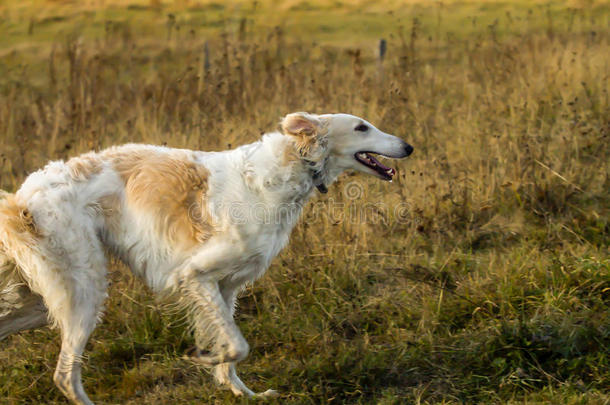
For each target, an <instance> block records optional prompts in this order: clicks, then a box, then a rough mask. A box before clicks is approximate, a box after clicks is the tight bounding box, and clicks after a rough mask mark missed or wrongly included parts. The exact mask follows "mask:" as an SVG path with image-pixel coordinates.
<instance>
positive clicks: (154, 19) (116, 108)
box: [0, 0, 610, 404]
mask: <svg viewBox="0 0 610 405" xmlns="http://www.w3.org/2000/svg"><path fill="white" fill-rule="evenodd" d="M401 4H402V3H399V2H393V1H387V2H381V3H372V2H371V3H367V2H355V3H349V4H347V2H346V4H341V5H339V3H330V2H328V3H327V2H320V1H310V2H292V3H290V4H288V3H286V4H284V5H282V6H281V7H279V8H278V10H274V9H273V8H272V6H271V3H270V2H266V1H262V2H260V3H259V4H258V5H257V6H256V7H254V4H253V3H250V2H243V3H240V2H237V1H236V2H231V3H230V4H224V3H223V4H221V2H218V3H217V4H216V3H207V2H204V3H195V2H185V3H179V2H177V3H175V4H174V3H172V4H167V3H163V4H161V5H159V4H158V3H157V2H154V1H151V2H149V3H146V2H139V3H135V2H132V3H130V5H128V6H121V5H120V4H119V3H116V2H111V1H110V2H107V6H106V8H102V7H99V6H81V5H78V4H76V3H72V2H47V1H41V0H40V1H38V0H37V1H31V2H20V3H10V4H9V3H7V2H5V3H0V16H3V18H2V19H1V20H0V141H1V142H2V145H3V146H2V149H1V150H0V188H2V189H4V190H8V191H14V190H16V189H17V188H18V187H19V184H20V183H21V182H22V181H23V180H24V178H25V177H26V175H27V174H28V173H31V172H32V171H33V170H36V169H37V168H39V167H40V166H41V165H43V164H44V163H45V162H47V161H48V160H50V159H60V158H67V157H69V156H73V155H75V154H77V153H80V152H84V151H87V150H90V149H99V148H102V147H106V146H109V145H113V144H118V143H124V142H150V143H158V144H161V143H167V144H169V145H171V146H178V147H189V148H201V149H206V150H220V149H225V148H227V147H229V145H232V146H234V145H238V144H242V143H245V142H252V141H254V140H255V139H257V138H258V137H259V135H260V134H261V133H262V132H264V131H269V130H273V129H275V128H276V127H277V122H278V119H279V117H280V116H282V115H283V114H286V113H288V112H292V111H301V110H309V111H314V112H336V111H344V112H350V113H353V114H356V115H361V116H364V117H366V118H367V119H368V120H370V121H371V122H372V123H374V124H376V125H377V126H379V127H380V128H381V129H382V130H385V131H387V132H392V133H395V134H397V135H399V136H402V137H404V138H405V139H406V140H408V141H409V142H410V143H411V144H413V145H414V146H415V148H416V150H415V153H414V154H413V156H412V157H411V158H409V159H408V160H406V161H401V162H398V163H396V166H397V168H398V170H399V175H398V178H397V179H396V180H395V181H394V182H393V183H392V184H386V183H383V184H382V183H380V182H378V181H376V180H375V179H372V178H366V177H363V176H345V177H343V178H342V179H341V180H340V181H339V182H338V184H336V185H335V186H333V187H332V189H331V191H330V193H329V194H328V195H327V196H316V197H315V198H314V200H313V201H312V202H311V203H310V205H309V206H308V207H307V209H306V210H305V213H304V218H303V221H302V222H301V223H300V224H299V226H298V227H297V229H296V230H295V232H294V234H293V237H292V239H291V243H290V245H289V246H288V247H287V249H286V250H285V251H284V252H282V254H281V255H280V256H279V257H278V258H277V259H276V260H274V262H273V264H272V266H271V268H270V269H269V271H268V273H267V275H266V276H265V277H264V278H263V279H262V280H260V281H258V282H257V283H256V284H255V285H254V286H253V287H252V288H249V289H248V290H247V291H246V292H245V293H244V295H243V296H242V298H241V299H240V307H239V311H238V315H237V318H238V323H239V325H240V328H241V329H242V331H243V333H244V336H245V337H246V339H247V340H248V341H249V342H250V344H251V355H250V357H249V358H248V359H247V360H246V361H245V362H243V363H241V364H240V366H239V367H238V371H239V372H240V375H241V376H242V377H243V379H244V381H245V382H246V384H248V385H249V386H250V387H251V388H253V389H255V390H257V391H264V390H266V389H268V388H274V389H277V390H279V391H280V392H281V393H282V397H281V398H280V399H279V400H276V401H271V403H282V404H284V403H295V404H297V403H299V404H300V403H314V404H317V403H322V402H331V403H363V404H364V403H367V404H368V403H380V404H403V403H430V404H448V403H456V404H457V403H497V404H505V403H511V404H512V403H549V404H608V403H609V402H610V399H609V396H608V393H609V391H610V372H609V370H610V364H609V349H608V348H609V347H610V308H609V305H608V302H609V298H610V256H609V254H608V253H609V251H608V246H609V245H610V237H609V235H610V232H609V231H610V227H609V224H608V216H609V214H610V209H609V207H610V206H609V204H608V201H609V192H608V190H609V186H610V184H609V180H608V179H609V169H608V162H609V161H610V153H609V149H608V146H607V144H608V136H609V131H610V121H609V117H610V109H609V103H608V90H609V86H608V77H607V76H608V74H607V72H608V64H609V62H610V58H609V55H610V46H609V43H610V30H609V29H608V26H609V24H608V22H609V16H610V9H609V7H608V5H607V4H605V3H602V2H586V1H585V2H570V3H569V4H567V5H566V4H564V3H563V2H534V3H528V2H525V1H521V2H483V1H481V2H477V1H473V2H457V1H449V2H446V3H444V4H443V5H440V4H439V3H430V2H426V3H424V2H408V3H405V5H401ZM170 13H171V14H172V15H174V18H175V20H174V21H175V22H176V24H170V25H168V24H167V22H168V20H169V19H170V17H168V15H169V14H170ZM244 18H245V19H246V20H245V21H246V23H245V25H244V29H243V30H240V24H241V21H242V20H243V19H244ZM30 21H33V22H32V23H30ZM496 21H497V22H496ZM30 26H31V29H30ZM178 26H179V29H178ZM276 27H279V28H276ZM191 30H192V31H191ZM382 37H383V38H385V39H386V40H387V41H388V52H387V55H386V59H385V61H384V62H383V71H382V72H381V71H380V70H379V65H378V62H377V57H376V53H375V52H376V46H377V44H378V41H379V39H380V38H382ZM206 42H207V44H208V49H209V57H208V64H209V68H206V62H205V54H204V51H203V49H204V44H205V43H206ZM354 192H355V194H354ZM354 213H359V214H360V215H365V216H364V217H362V216H361V217H358V218H359V219H358V218H356V220H354V218H355V217H354ZM363 213H365V214H363ZM112 268H113V269H114V271H113V272H112V274H111V279H112V286H111V294H110V299H109V301H108V305H107V311H106V315H105V317H104V320H103V322H102V323H101V324H100V325H99V327H98V328H97V329H96V331H95V333H94V335H93V336H92V338H91V340H90V343H89V345H88V347H87V352H86V353H87V357H88V358H87V361H86V366H85V369H84V384H85V387H86V389H87V391H88V392H89V394H90V396H91V397H92V399H93V400H94V401H96V403H129V404H150V403H155V404H157V403H159V404H164V403H166V404H169V403H201V402H214V403H235V402H237V403H242V402H243V403H246V402H248V401H246V400H236V399H234V397H233V396H232V394H230V393H228V392H225V391H220V390H218V389H217V388H216V387H215V386H214V384H213V383H212V378H211V376H209V375H208V373H207V372H206V371H205V370H204V369H202V368H199V367H197V366H195V365H193V364H191V363H189V362H188V361H186V360H183V359H182V358H181V357H182V355H183V353H184V351H185V350H186V348H188V347H189V346H191V345H192V344H193V338H192V336H191V335H190V334H189V332H188V328H187V327H186V325H185V324H184V321H183V318H182V316H181V314H176V313H172V312H171V311H167V310H165V309H164V308H163V306H162V305H160V304H158V303H156V302H155V300H154V298H153V297H152V295H151V294H150V292H149V291H148V290H147V289H146V288H144V287H143V286H142V283H141V282H140V281H139V280H136V279H134V278H133V277H132V276H131V275H130V274H129V272H128V271H127V270H126V269H124V268H122V267H121V266H120V265H118V264H116V263H114V262H113V265H112ZM58 351H59V337H58V332H57V331H55V330H49V329H40V330H36V331H29V332H25V333H21V334H19V335H16V336H12V337H10V338H8V339H6V340H5V341H3V342H1V345H0V358H2V361H1V362H0V398H3V401H4V402H3V403H9V404H17V403H65V400H64V399H63V397H62V395H61V394H60V393H59V391H58V390H57V389H55V387H54V386H53V383H52V374H53V369H54V366H55V361H56V357H57V354H58ZM0 402H1V401H0Z"/></svg>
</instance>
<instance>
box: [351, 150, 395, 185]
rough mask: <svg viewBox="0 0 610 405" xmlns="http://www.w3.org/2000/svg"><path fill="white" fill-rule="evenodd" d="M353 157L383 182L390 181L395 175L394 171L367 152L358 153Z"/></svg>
mask: <svg viewBox="0 0 610 405" xmlns="http://www.w3.org/2000/svg"><path fill="white" fill-rule="evenodd" d="M354 157H355V158H356V160H357V161H358V162H360V163H362V164H363V165H365V166H366V167H368V168H369V169H372V170H374V171H375V172H377V173H378V174H379V177H381V178H382V179H384V180H392V177H394V175H395V174H396V170H394V169H392V168H391V167H387V166H385V165H384V164H383V163H381V162H380V161H379V160H377V159H375V158H374V157H373V156H372V155H371V154H370V153H368V152H358V153H356V154H355V155H354Z"/></svg>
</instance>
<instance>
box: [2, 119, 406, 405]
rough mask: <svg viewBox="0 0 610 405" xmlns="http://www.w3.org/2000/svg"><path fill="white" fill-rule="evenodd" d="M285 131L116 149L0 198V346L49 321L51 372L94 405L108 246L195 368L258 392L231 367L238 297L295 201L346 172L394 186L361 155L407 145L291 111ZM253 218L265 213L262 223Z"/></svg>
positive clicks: (281, 234)
mask: <svg viewBox="0 0 610 405" xmlns="http://www.w3.org/2000/svg"><path fill="white" fill-rule="evenodd" d="M281 127H282V133H280V132H273V133H269V134H266V135H264V136H263V137H262V139H261V140H260V141H258V142H255V143H252V144H249V145H244V146H241V147H239V148H237V149H234V150H229V151H224V152H198V151H191V150H184V149H171V148H165V147H158V146H150V145H133V144H132V145H125V146H120V147H113V148H110V149H107V150H104V151H102V152H99V153H93V152H92V153H88V154H85V155H82V156H80V157H77V158H73V159H70V160H68V161H67V162H63V161H58V162H52V163H49V164H48V165H47V166H46V167H45V168H44V169H42V170H39V171H37V172H35V173H32V174H31V175H30V176H29V177H28V178H27V179H26V181H25V183H24V184H23V185H22V187H21V188H20V189H19V191H17V193H16V194H8V193H3V194H2V195H1V196H0V339H2V338H4V337H6V336H8V335H10V334H12V333H15V332H18V331H20V330H25V329H31V328H37V327H40V326H43V325H46V324H47V323H49V322H51V323H52V324H53V325H56V326H58V327H59V328H60V330H61V338H62V344H61V352H60V355H59V360H58V363H57V368H56V370H55V374H54V381H55V383H56V385H57V386H58V387H59V389H60V390H61V391H62V392H63V393H64V394H65V395H66V396H67V397H68V398H69V399H71V400H72V401H73V402H74V403H77V404H91V403H92V402H91V401H90V400H89V398H88V397H87V394H86V393H85V391H84V389H83V385H82V382H81V356H82V354H83V350H84V348H85V344H86V342H87V340H88V338H89V336H90V334H91V332H92V331H93V329H94V328H95V325H96V323H97V321H98V320H99V319H100V316H101V314H102V311H103V305H104V300H105V299H106V296H107V292H106V290H107V281H106V272H107V269H106V268H107V261H106V258H105V254H104V252H105V248H107V250H109V251H111V252H113V253H114V254H116V256H117V257H119V258H120V259H121V260H122V261H124V262H125V263H126V264H127V265H128V266H129V267H130V268H131V270H132V271H133V272H134V273H135V274H136V275H138V276H139V277H141V278H142V279H144V280H145V282H146V284H147V285H148V286H149V287H150V288H151V289H152V290H153V291H155V292H157V293H159V294H162V295H165V296H169V297H174V298H176V300H177V302H179V303H180V304H182V305H183V306H184V307H185V308H186V309H187V310H188V311H189V313H190V314H191V315H192V322H193V329H194V331H195V338H196V344H197V349H196V350H194V351H193V352H192V353H191V356H192V357H193V359H195V360H196V361H198V362H199V363H202V364H204V365H207V366H210V367H214V376H215V377H216V379H217V381H218V382H219V383H220V384H223V385H226V386H228V387H229V388H230V389H231V390H232V391H233V393H235V394H236V395H247V396H273V395H276V393H275V391H273V390H268V391H266V392H264V393H261V394H255V393H254V392H252V391H251V390H250V389H248V387H246V386H245V384H244V383H243V382H242V381H241V380H240V379H239V377H238V376H237V374H236V372H235V363H237V362H239V361H241V360H243V359H244V358H245V357H246V356H247V354H248V350H249V348H248V343H247V342H246V341H245V339H244V337H243V336H242V334H241V332H240V331H239V329H238V328H237V325H236V324H235V322H234V320H233V312H234V306H235V300H236V297H237V294H238V293H239V291H240V290H241V289H242V288H243V287H244V285H246V284H247V283H250V282H253V281H254V280H256V279H257V278H259V277H260V276H261V275H262V274H263V273H264V272H265V270H266V269H267V267H268V266H269V263H270V262H271V260H272V259H273V257H275V256H276V255H277V254H278V253H279V251H280V250H281V249H282V248H283V247H284V246H285V245H286V243H287V242H288V237H289V235H290V232H291V230H292V228H293V227H294V225H295V223H296V222H297V220H298V218H299V215H300V213H301V210H302V207H303V204H304V202H305V201H306V200H307V199H308V198H309V197H310V196H311V194H312V191H313V189H314V188H317V189H318V190H319V191H321V192H326V191H327V189H326V186H327V185H329V184H330V183H332V182H333V181H334V180H335V179H336V178H337V176H338V175H339V174H340V173H341V172H343V171H345V170H349V169H354V170H358V171H361V172H364V173H369V174H373V175H375V176H377V177H379V178H381V179H384V180H391V179H392V176H394V174H395V170H394V169H392V168H389V167H386V166H384V165H383V164H381V163H380V162H379V161H377V160H376V159H375V158H374V157H373V156H371V155H370V153H374V154H379V155H383V156H386V157H390V158H402V157H406V156H408V155H409V154H411V152H412V151H413V148H412V147H411V146H410V145H408V144H407V143H405V142H404V141H402V140H401V139H399V138H397V137H395V136H392V135H389V134H386V133H384V132H381V131H380V130H378V129H377V128H375V127H374V126H373V125H371V124H370V123H368V122H366V121H365V120H363V119H361V118H358V117H354V116H352V115H347V114H327V115H313V114H307V113H294V114H289V115H287V116H286V117H285V118H284V119H283V120H282V123H281ZM261 211H264V212H263V215H261Z"/></svg>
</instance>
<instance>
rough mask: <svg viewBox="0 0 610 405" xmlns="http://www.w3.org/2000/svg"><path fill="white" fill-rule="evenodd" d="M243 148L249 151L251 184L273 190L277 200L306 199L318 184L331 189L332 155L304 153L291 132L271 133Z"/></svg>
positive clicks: (247, 167)
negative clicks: (289, 133)
mask: <svg viewBox="0 0 610 405" xmlns="http://www.w3.org/2000/svg"><path fill="white" fill-rule="evenodd" d="M242 148H243V151H244V152H245V155H246V157H245V161H246V169H245V172H246V174H245V177H246V181H247V182H248V184H249V186H250V187H251V188H254V189H257V190H259V192H261V193H264V194H269V195H270V197H272V198H273V200H274V201H275V202H282V203H290V202H296V201H301V202H304V201H306V200H307V199H308V198H309V197H310V196H311V194H312V191H313V190H314V187H315V188H317V189H318V190H319V191H320V192H321V193H325V192H328V189H327V186H328V185H329V184H330V182H331V179H330V177H329V175H328V169H327V165H328V156H326V155H325V154H323V153H322V154H319V155H317V156H307V155H303V154H302V153H301V152H300V151H299V149H298V145H297V144H296V142H295V141H294V139H293V138H292V137H291V136H288V135H283V134H281V133H270V134H266V135H264V136H263V138H262V139H261V140H260V141H259V142H255V143H254V144H250V145H245V146H244V147H242ZM242 148H240V149H242ZM250 173H252V175H254V176H252V175H250ZM278 200H281V201H278Z"/></svg>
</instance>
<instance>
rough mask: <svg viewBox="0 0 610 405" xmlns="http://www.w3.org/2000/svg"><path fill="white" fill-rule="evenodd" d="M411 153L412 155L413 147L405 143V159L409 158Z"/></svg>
mask: <svg viewBox="0 0 610 405" xmlns="http://www.w3.org/2000/svg"><path fill="white" fill-rule="evenodd" d="M411 153H413V146H411V145H409V144H408V143H405V157H406V156H409V155H410V154H411Z"/></svg>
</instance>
